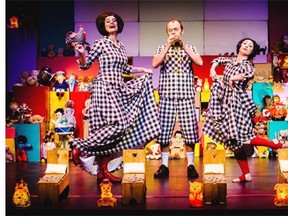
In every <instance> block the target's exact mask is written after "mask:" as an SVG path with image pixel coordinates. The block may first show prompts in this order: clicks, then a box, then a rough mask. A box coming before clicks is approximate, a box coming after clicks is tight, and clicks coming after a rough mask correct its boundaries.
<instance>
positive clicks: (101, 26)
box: [96, 11, 124, 36]
mask: <svg viewBox="0 0 288 216" xmlns="http://www.w3.org/2000/svg"><path fill="white" fill-rule="evenodd" d="M108 16H114V17H115V18H116V20H117V23H118V32H117V34H119V33H121V32H122V30H123V28H124V22H123V20H122V18H121V17H120V16H119V15H118V14H116V13H114V12H111V11H104V12H102V13H100V14H99V15H98V16H97V18H96V27H97V29H98V31H99V33H100V34H101V35H103V36H108V32H107V31H106V29H105V19H106V17H108Z"/></svg>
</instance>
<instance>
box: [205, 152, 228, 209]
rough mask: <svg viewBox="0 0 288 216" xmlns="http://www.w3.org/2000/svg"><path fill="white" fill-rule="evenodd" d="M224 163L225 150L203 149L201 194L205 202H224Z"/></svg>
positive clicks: (225, 184)
mask: <svg viewBox="0 0 288 216" xmlns="http://www.w3.org/2000/svg"><path fill="white" fill-rule="evenodd" d="M225 163H226V151H225V150H223V149H209V150H206V149H205V150H204V154H203V165H204V174H203V185H204V188H203V196H204V203H205V204H226V195H227V183H226V179H225Z"/></svg>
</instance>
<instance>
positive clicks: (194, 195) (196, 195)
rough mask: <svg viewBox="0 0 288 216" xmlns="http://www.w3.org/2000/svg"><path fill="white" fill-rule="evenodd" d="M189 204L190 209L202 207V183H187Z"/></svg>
mask: <svg viewBox="0 0 288 216" xmlns="http://www.w3.org/2000/svg"><path fill="white" fill-rule="evenodd" d="M189 192H190V193H189V204H190V206H191V207H202V206H203V203H204V201H203V183H202V182H198V181H193V182H191V181H189Z"/></svg>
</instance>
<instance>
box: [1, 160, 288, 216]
mask: <svg viewBox="0 0 288 216" xmlns="http://www.w3.org/2000/svg"><path fill="white" fill-rule="evenodd" d="M202 161H203V158H202V157H196V158H195V167H196V169H197V170H198V172H199V174H200V176H199V178H198V179H197V180H198V181H201V180H202V176H203V175H202V173H203V163H202ZM186 164H187V161H186V159H179V160H169V169H170V176H169V178H167V179H154V177H153V174H154V172H156V171H157V170H158V168H159V166H160V165H161V160H147V163H146V188H147V192H146V202H145V204H140V205H139V204H138V205H123V204H122V195H121V184H116V183H115V184H113V187H112V193H113V195H114V197H115V198H116V199H117V206H116V207H114V208H112V207H98V206H97V200H98V199H99V198H100V194H101V192H100V188H99V187H98V186H97V184H96V176H92V175H90V174H88V173H86V172H85V171H84V170H82V168H81V167H79V166H75V165H74V164H73V163H72V162H70V187H69V195H68V197H67V198H66V199H64V200H62V201H61V202H60V203H59V204H57V205H51V204H39V203H38V199H37V198H38V195H37V188H36V185H37V182H38V180H39V178H41V177H43V175H44V172H45V169H46V164H45V163H38V162H17V163H12V164H6V215H120V214H126V215H215V214H217V215H218V214H222V215H256V214H257V215H258V214H259V215H260V214H261V215H286V216H287V215H288V207H286V208H285V207H284V208H283V207H281V208H280V207H276V206H275V205H274V203H273V199H274V196H275V192H274V185H275V184H276V183H277V181H278V177H277V165H278V162H277V159H275V158H274V159H273V158H249V165H250V170H251V174H252V182H247V183H232V179H234V178H236V177H238V176H239V174H240V168H239V167H238V164H237V162H236V160H235V159H234V158H227V160H226V180H227V202H226V204H225V205H208V204H205V205H204V206H203V207H201V208H191V207H190V206H189V198H188V196H189V179H187V175H186V173H187V165H186ZM114 175H116V176H122V170H119V171H117V172H115V173H114ZM21 178H22V179H23V180H24V181H26V182H27V183H28V188H29V191H30V194H31V202H32V205H31V207H29V208H15V207H14V206H13V205H12V195H13V193H14V187H15V184H16V182H18V181H19V179H21Z"/></svg>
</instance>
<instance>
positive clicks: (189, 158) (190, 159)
mask: <svg viewBox="0 0 288 216" xmlns="http://www.w3.org/2000/svg"><path fill="white" fill-rule="evenodd" d="M186 153H187V166H189V165H194V152H186Z"/></svg>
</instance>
